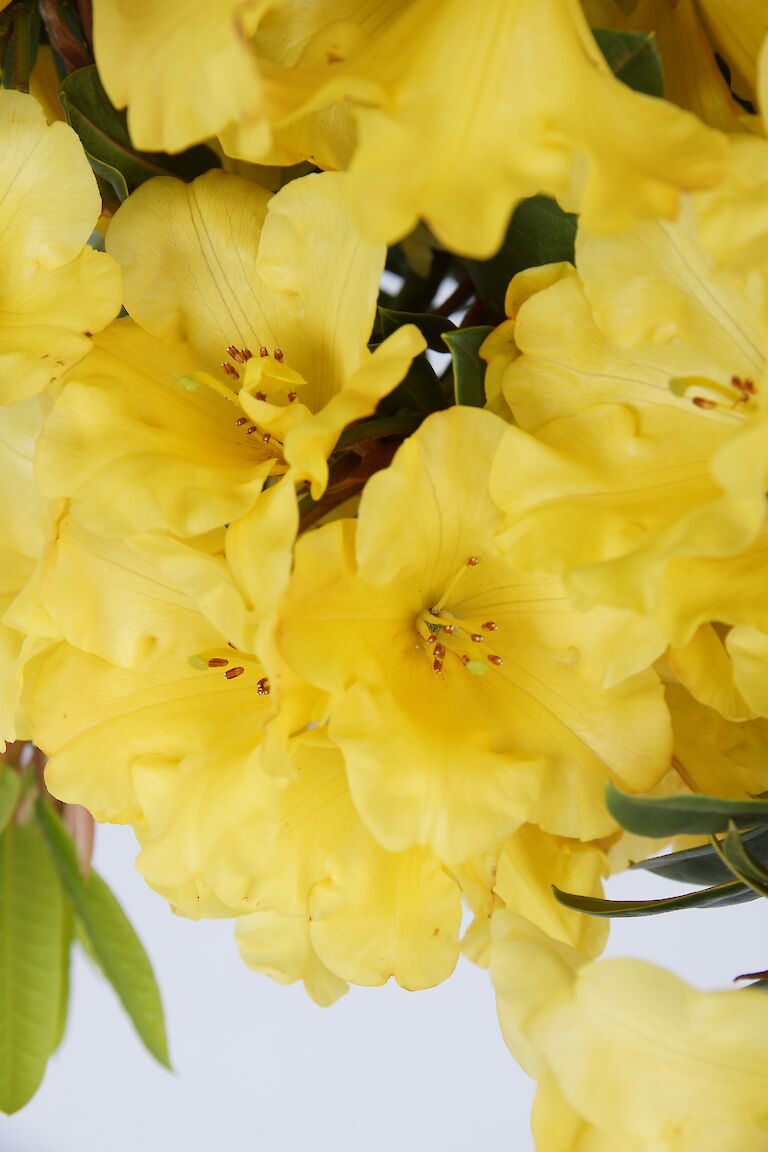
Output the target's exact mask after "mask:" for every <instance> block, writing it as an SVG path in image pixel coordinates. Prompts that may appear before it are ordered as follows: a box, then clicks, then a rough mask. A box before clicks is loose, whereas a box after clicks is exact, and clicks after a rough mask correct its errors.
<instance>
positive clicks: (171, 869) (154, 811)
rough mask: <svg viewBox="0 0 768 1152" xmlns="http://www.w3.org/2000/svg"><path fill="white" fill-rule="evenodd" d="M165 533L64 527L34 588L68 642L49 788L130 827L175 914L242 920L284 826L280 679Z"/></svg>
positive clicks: (45, 698) (58, 667) (54, 696)
mask: <svg viewBox="0 0 768 1152" xmlns="http://www.w3.org/2000/svg"><path fill="white" fill-rule="evenodd" d="M158 544H162V541H157V540H153V539H152V538H151V537H149V536H148V537H145V538H144V540H143V542H139V541H138V540H137V541H136V542H134V543H132V544H130V545H129V544H126V543H122V542H119V541H115V540H106V539H103V538H100V537H95V536H91V535H90V534H88V533H87V532H85V531H84V530H83V529H82V528H80V527H79V526H78V525H77V524H76V523H74V522H73V521H72V520H71V519H68V520H67V519H65V520H63V521H62V523H61V524H60V526H59V533H58V539H57V541H56V544H55V546H54V547H53V548H52V549H51V550H50V551H49V552H48V554H47V555H46V556H45V557H44V560H43V562H42V566H41V568H42V570H41V574H40V577H39V590H38V593H37V597H38V600H39V602H40V604H41V605H42V606H43V607H44V608H45V609H46V611H47V612H48V613H49V615H50V617H51V618H52V619H53V620H54V621H55V623H56V625H57V626H58V628H59V629H60V634H61V635H63V636H64V637H65V639H66V641H67V642H66V643H62V644H60V645H59V646H58V648H57V649H56V650H55V651H54V652H52V653H51V654H49V655H48V656H47V657H46V659H45V660H44V661H42V662H40V663H39V665H38V667H37V669H36V672H37V676H36V679H35V681H34V685H33V690H32V692H31V695H30V703H29V710H30V714H31V716H32V720H33V736H34V739H35V742H36V743H37V744H38V746H39V747H41V748H43V750H44V751H45V752H46V753H48V754H50V756H51V758H50V760H49V762H48V767H47V776H46V778H47V782H48V787H49V789H50V790H51V792H52V793H53V794H54V795H56V796H58V797H59V798H60V799H64V800H65V801H66V802H68V803H77V804H83V805H84V806H85V807H87V808H88V809H89V810H90V811H91V812H93V814H94V816H95V817H96V818H97V819H99V820H108V821H112V822H115V823H126V822H131V823H132V824H133V825H134V827H135V829H136V832H137V835H138V836H139V839H140V842H141V844H142V852H141V854H140V856H139V860H138V866H139V868H140V870H141V871H142V873H143V874H144V876H145V878H146V880H147V882H148V883H149V884H150V886H151V887H153V888H155V889H156V890H157V891H158V892H160V893H162V894H163V895H165V896H166V897H167V899H169V900H170V901H171V903H172V904H173V905H174V907H175V908H176V910H177V911H179V912H181V913H182V914H184V915H187V916H193V917H197V916H200V915H232V912H233V910H235V911H243V910H246V911H247V906H246V905H245V904H244V899H245V897H246V896H247V891H248V884H249V880H250V876H251V872H252V852H253V848H254V845H258V844H259V843H261V842H262V841H264V840H265V839H268V838H269V837H270V836H272V835H273V834H274V832H275V831H276V828H277V819H278V807H277V787H278V786H277V784H276V782H275V779H273V778H272V777H271V776H270V775H269V774H268V773H266V772H265V771H264V769H263V767H262V746H263V742H264V737H265V729H266V728H267V727H268V725H269V722H270V719H271V717H272V716H273V715H274V712H275V708H274V702H273V697H272V695H271V687H272V686H271V685H270V683H269V681H268V680H267V679H266V673H265V671H264V670H263V669H262V668H261V667H260V665H259V663H258V661H257V660H256V658H255V657H254V656H253V655H252V654H251V653H249V652H247V651H243V650H242V649H240V648H238V649H235V648H233V647H232V646H230V644H231V639H230V637H229V636H222V634H221V633H220V632H219V631H218V630H217V629H216V628H215V627H214V626H212V625H211V624H210V623H209V622H208V620H207V619H206V618H205V617H204V616H203V615H202V614H201V612H200V611H199V610H198V609H197V607H196V605H195V604H194V603H193V601H192V600H191V599H190V598H189V597H188V596H187V595H185V594H184V592H183V591H181V587H182V586H183V583H181V582H178V581H176V582H173V581H171V580H169V579H168V577H167V576H166V575H165V573H164V572H163V569H162V565H161V564H159V563H158V561H157V557H156V555H155V552H156V549H157V546H158ZM189 551H190V552H191V551H192V549H191V548H190V549H189ZM209 559H210V560H212V559H213V558H212V557H209ZM189 568H190V572H191V573H192V576H193V577H194V575H195V568H194V565H193V564H192V563H191V562H189ZM73 684H74V685H77V700H76V706H73V700H72V686H73ZM302 699H303V697H302ZM309 719H312V714H311V712H310V713H309V714H308V715H307V716H305V717H304V719H303V721H301V722H300V723H299V724H298V726H299V727H300V726H301V723H306V722H307V720H309Z"/></svg>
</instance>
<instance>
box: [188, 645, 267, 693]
mask: <svg viewBox="0 0 768 1152" xmlns="http://www.w3.org/2000/svg"><path fill="white" fill-rule="evenodd" d="M233 650H234V651H235V653H236V656H235V655H233ZM188 662H189V663H190V664H191V665H192V667H193V668H198V669H200V670H201V671H207V669H209V668H215V669H217V670H221V671H222V672H223V673H224V676H225V678H226V679H227V680H236V679H237V677H238V676H243V675H245V673H246V671H251V669H250V668H249V667H248V665H253V664H256V665H258V660H257V659H256V657H255V656H251V654H250V653H249V652H240V651H239V650H238V649H236V648H235V646H234V644H228V645H227V647H226V648H208V649H207V650H206V651H205V652H196V653H195V655H194V656H190V657H189V661H188ZM256 692H257V694H258V695H259V696H269V693H270V687H269V678H268V677H267V676H262V677H261V679H260V680H259V681H258V682H257V684H256Z"/></svg>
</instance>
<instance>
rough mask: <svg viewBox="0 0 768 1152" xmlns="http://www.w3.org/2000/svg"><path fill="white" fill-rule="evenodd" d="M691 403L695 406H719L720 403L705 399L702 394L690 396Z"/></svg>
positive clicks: (708, 407)
mask: <svg viewBox="0 0 768 1152" xmlns="http://www.w3.org/2000/svg"><path fill="white" fill-rule="evenodd" d="M691 403H693V404H695V405H696V407H697V408H707V409H710V408H719V407H720V405H719V404H718V403H717V401H716V400H707V399H706V397H704V396H692V397H691Z"/></svg>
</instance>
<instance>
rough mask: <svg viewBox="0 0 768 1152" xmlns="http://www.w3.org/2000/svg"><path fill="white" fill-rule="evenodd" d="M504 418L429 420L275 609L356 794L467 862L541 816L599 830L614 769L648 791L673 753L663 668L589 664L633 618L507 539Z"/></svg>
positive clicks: (563, 827)
mask: <svg viewBox="0 0 768 1152" xmlns="http://www.w3.org/2000/svg"><path fill="white" fill-rule="evenodd" d="M504 429H505V425H504V423H503V422H502V421H501V420H499V419H498V418H496V417H495V416H492V415H491V414H490V413H488V412H484V411H482V410H479V409H468V408H454V409H449V410H448V411H446V412H443V413H437V414H435V415H433V416H431V417H429V418H428V419H427V421H425V423H424V424H423V425H422V427H421V428H420V429H419V431H418V432H417V433H416V434H415V435H414V436H413V437H411V439H410V440H408V441H406V443H405V444H404V445H403V446H402V447H401V448H400V450H399V452H398V454H397V455H396V457H395V460H394V462H393V464H392V466H391V467H390V468H388V469H386V470H385V471H382V472H379V473H377V474H376V475H375V476H374V477H372V479H371V480H370V481H369V482H368V484H367V486H366V488H365V490H364V492H363V495H362V499H361V502H360V514H359V520H358V522H357V525H355V522H353V521H337V522H335V523H332V524H329V525H326V526H324V527H322V528H320V529H318V530H317V531H314V532H311V533H309V534H308V535H305V536H303V537H302V538H300V540H299V542H298V544H297V548H296V563H295V569H294V574H293V576H292V578H291V582H290V584H289V586H288V589H287V592H286V596H285V599H284V601H283V603H282V605H281V606H280V609H279V613H280V623H279V626H278V632H277V643H278V646H279V648H280V649H281V651H282V653H283V655H284V657H285V659H286V660H287V662H288V664H289V666H290V667H291V668H292V669H293V670H294V671H295V673H296V674H297V675H299V676H300V677H302V678H304V679H306V680H307V681H308V682H309V683H311V684H313V685H314V686H315V687H317V688H319V689H321V690H322V691H325V692H328V693H329V694H330V695H331V697H332V702H331V706H330V725H329V732H330V736H331V738H332V740H333V741H334V742H335V743H336V744H337V745H338V746H339V748H340V749H341V750H342V752H343V754H344V758H345V762H346V765H347V772H348V775H349V780H350V787H351V790H352V796H353V799H354V802H355V805H356V807H357V809H358V811H359V812H360V814H361V816H362V817H363V819H364V821H365V823H366V824H367V825H368V827H369V828H370V829H371V831H372V832H373V834H374V836H375V837H376V839H377V840H378V841H379V843H381V844H382V845H383V846H384V847H385V848H387V849H389V850H390V851H402V850H405V849H406V848H409V847H411V846H412V845H416V844H421V845H428V846H430V847H431V848H432V849H433V851H434V852H435V853H436V855H437V856H438V858H439V859H441V860H446V861H453V862H457V861H460V860H462V859H466V858H467V857H469V856H471V855H473V854H475V853H478V852H482V851H484V850H485V849H488V848H493V847H494V846H495V844H497V843H498V842H499V841H500V840H501V839H502V838H503V837H504V836H505V835H507V834H508V833H509V832H511V831H512V830H513V829H514V828H516V827H517V826H518V825H519V824H520V823H522V822H523V821H524V820H527V819H530V820H532V821H535V822H536V823H538V824H540V825H541V826H542V827H543V828H545V829H547V830H550V831H554V832H557V833H559V834H562V835H571V836H580V837H584V838H591V837H593V836H598V835H601V834H603V833H605V832H607V831H610V830H611V827H612V826H611V822H610V819H609V818H608V817H607V814H606V812H605V809H604V806H603V802H602V790H603V788H604V785H605V781H606V780H607V779H608V778H611V777H612V778H618V779H620V780H623V781H624V782H625V785H626V786H628V787H629V788H635V789H643V788H646V787H650V786H651V785H652V784H653V782H654V781H655V780H656V779H657V778H658V777H659V776H660V775H662V773H663V772H664V770H665V768H666V766H667V762H668V755H669V730H668V719H667V716H666V711H665V709H664V707H663V703H662V701H661V697H660V693H659V686H658V683H657V681H656V677H655V675H654V674H653V673H652V672H646V673H644V674H642V675H639V676H637V677H634V678H632V679H631V680H627V681H625V682H624V683H623V684H621V685H618V686H616V687H613V688H606V689H599V688H597V687H595V686H594V685H592V684H591V683H590V682H589V681H588V680H587V677H586V675H585V669H588V668H589V666H590V661H591V660H592V658H593V652H594V650H595V649H601V648H602V649H604V648H605V647H606V646H607V645H609V644H610V645H611V646H615V644H616V636H617V629H620V628H621V627H622V621H621V619H620V614H618V613H614V614H612V613H607V614H606V613H603V612H602V611H600V610H598V611H596V612H594V613H588V614H585V615H581V614H579V613H576V612H574V611H573V609H572V608H571V605H570V603H569V602H568V600H567V598H566V597H565V596H564V594H563V591H562V586H561V584H560V582H559V581H558V580H557V579H556V578H554V577H549V576H538V575H532V574H530V573H525V572H522V571H520V570H518V569H515V568H513V567H512V566H511V565H510V564H509V563H507V562H505V561H504V560H503V559H502V558H501V557H500V556H499V555H498V553H497V550H496V547H495V543H494V533H495V531H496V530H497V528H498V523H499V513H498V511H497V509H496V507H495V506H494V505H493V503H492V502H491V500H490V497H489V494H488V471H489V466H490V462H491V460H492V458H493V456H494V453H495V451H496V448H497V445H498V443H499V440H500V439H501V437H502V436H503V433H504ZM609 637H610V639H609ZM630 732H631V733H632V735H631V737H630V736H629V735H628V734H629V733H630Z"/></svg>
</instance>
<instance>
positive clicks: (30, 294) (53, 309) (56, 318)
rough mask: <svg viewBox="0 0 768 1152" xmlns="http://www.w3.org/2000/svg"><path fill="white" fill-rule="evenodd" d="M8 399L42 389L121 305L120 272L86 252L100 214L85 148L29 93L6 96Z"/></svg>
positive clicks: (3, 363) (0, 110)
mask: <svg viewBox="0 0 768 1152" xmlns="http://www.w3.org/2000/svg"><path fill="white" fill-rule="evenodd" d="M0 122H1V123H2V132H0V137H1V139H2V143H1V144H0V171H1V172H2V177H0V198H1V205H0V266H1V267H2V274H0V401H1V402H2V403H11V402H13V401H14V400H18V399H22V398H24V397H25V396H29V395H32V394H34V393H35V392H39V391H41V390H42V389H43V388H44V387H46V386H47V385H48V384H51V383H53V382H54V381H56V380H57V379H58V378H59V377H60V376H61V374H62V372H63V371H64V370H65V369H66V368H67V367H69V365H70V364H74V363H76V362H77V361H78V360H80V359H81V358H82V357H83V356H85V354H86V352H87V351H88V349H89V348H90V337H91V336H92V334H93V333H94V332H95V331H98V330H99V329H101V328H103V327H104V326H105V325H106V324H107V323H108V322H109V321H110V320H111V319H112V317H113V316H114V315H115V314H116V312H117V311H118V309H119V307H120V276H119V270H118V268H117V267H116V265H115V264H114V262H113V261H112V260H110V258H109V257H107V256H105V255H104V254H103V253H100V252H94V251H92V250H91V249H85V250H84V248H85V245H86V244H87V242H88V238H89V236H90V233H91V229H92V228H93V226H94V224H95V223H96V220H97V219H98V216H99V211H100V208H101V202H100V199H99V194H98V190H97V187H96V181H95V178H94V176H93V173H92V172H91V169H90V166H89V164H88V161H87V159H86V157H85V153H84V152H83V149H82V145H81V144H80V141H79V139H78V138H77V136H76V135H75V133H74V132H73V131H72V129H71V128H70V127H69V126H68V125H66V124H63V123H61V122H57V123H55V124H51V125H48V124H47V122H46V119H45V116H44V115H43V111H42V108H41V107H40V105H39V104H38V103H37V101H36V100H34V99H33V98H32V97H31V96H26V95H24V94H23V93H20V92H13V91H4V92H2V93H0Z"/></svg>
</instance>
